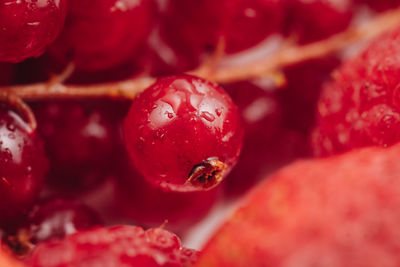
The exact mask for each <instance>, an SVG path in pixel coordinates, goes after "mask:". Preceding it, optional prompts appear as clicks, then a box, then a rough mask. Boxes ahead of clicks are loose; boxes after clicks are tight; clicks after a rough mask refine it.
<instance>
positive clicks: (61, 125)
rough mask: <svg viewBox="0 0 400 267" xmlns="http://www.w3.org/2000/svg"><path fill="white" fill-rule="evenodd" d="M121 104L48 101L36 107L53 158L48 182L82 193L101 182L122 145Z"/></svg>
mask: <svg viewBox="0 0 400 267" xmlns="http://www.w3.org/2000/svg"><path fill="white" fill-rule="evenodd" d="M118 104H119V103H115V104H114V103H113V102H111V101H69V100H67V101H48V102H45V103H38V104H36V105H35V106H34V111H35V114H36V116H37V121H38V126H39V131H40V133H41V134H42V136H43V137H44V138H45V141H46V143H45V145H46V150H47V153H48V155H49V158H50V161H51V170H50V173H49V175H48V179H47V182H48V184H49V185H50V186H51V187H53V188H54V189H57V190H58V191H62V192H80V191H84V190H87V189H90V188H92V187H94V186H95V185H97V184H98V183H100V182H101V181H102V180H103V179H104V178H105V177H106V176H107V175H108V174H109V173H110V172H111V171H112V169H113V168H114V162H115V158H116V156H117V155H118V154H119V149H120V147H122V144H121V143H122V138H121V133H120V128H119V127H120V126H119V124H118V123H119V122H121V121H122V116H120V115H119V114H117V113H118V112H119V109H118V106H117V105H118Z"/></svg>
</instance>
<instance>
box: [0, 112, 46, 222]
mask: <svg viewBox="0 0 400 267" xmlns="http://www.w3.org/2000/svg"><path fill="white" fill-rule="evenodd" d="M47 169H48V162H47V158H46V156H45V153H44V148H43V143H42V140H41V139H40V138H39V137H38V135H37V134H36V132H32V130H31V128H30V126H29V125H28V124H27V123H26V122H24V121H23V119H22V118H21V117H20V116H19V115H18V114H16V113H15V112H13V111H11V110H7V109H4V108H3V109H0V214H1V216H0V225H1V226H12V227H13V226H15V225H16V220H15V219H16V218H17V217H19V216H21V215H23V214H24V213H26V212H27V209H29V208H30V206H31V205H32V204H33V202H34V201H35V199H36V197H37V194H38V193H39V190H40V189H41V187H42V185H43V181H44V178H45V175H46V172H47ZM8 224H10V225H8Z"/></svg>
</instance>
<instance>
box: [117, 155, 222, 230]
mask: <svg viewBox="0 0 400 267" xmlns="http://www.w3.org/2000/svg"><path fill="white" fill-rule="evenodd" d="M129 166H130V164H129V162H126V164H124V166H123V167H121V168H120V169H119V175H118V179H117V180H118V189H117V193H116V196H117V198H118V202H117V204H116V207H118V209H119V211H120V212H121V213H122V215H123V217H124V218H129V219H131V220H134V222H136V224H140V225H142V226H145V227H157V226H160V225H162V224H164V223H165V228H166V229H169V230H172V231H174V232H177V233H183V232H184V231H185V230H187V229H188V227H190V226H191V225H193V224H194V223H197V222H198V221H200V220H201V219H202V218H204V217H205V215H207V213H208V212H209V211H210V210H211V208H212V207H213V206H214V204H216V202H217V201H218V199H219V198H218V197H219V195H220V194H219V193H220V190H218V189H213V190H210V191H206V192H164V191H163V190H162V189H160V188H159V187H155V186H153V185H152V184H150V183H148V182H147V181H146V180H145V179H144V178H143V177H142V176H141V175H140V174H139V173H138V172H137V171H136V170H135V169H134V168H133V167H129Z"/></svg>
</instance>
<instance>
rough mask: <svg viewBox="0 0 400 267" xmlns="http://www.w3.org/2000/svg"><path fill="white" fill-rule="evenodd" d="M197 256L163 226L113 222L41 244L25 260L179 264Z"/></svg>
mask: <svg viewBox="0 0 400 267" xmlns="http://www.w3.org/2000/svg"><path fill="white" fill-rule="evenodd" d="M196 259H197V252H196V251H194V250H190V249H186V248H183V247H181V243H180V241H179V238H178V237H177V236H176V235H174V234H172V233H170V232H168V231H166V230H163V229H149V230H147V231H144V230H143V229H142V228H140V227H135V226H114V227H111V228H97V229H93V230H89V231H81V232H78V233H76V234H73V235H70V236H67V237H66V238H65V239H64V240H60V241H52V242H48V243H43V244H40V245H38V246H37V247H36V249H35V250H34V251H33V254H32V256H31V257H30V258H29V259H28V261H27V262H28V264H29V266H32V267H61V266H85V267H95V266H96V267H117V266H121V267H128V266H135V267H153V266H154V267H158V266H160V267H161V266H165V267H167V266H168V267H180V266H191V265H192V264H193V263H194V261H195V260H196Z"/></svg>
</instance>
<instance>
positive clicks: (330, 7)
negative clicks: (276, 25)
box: [285, 0, 353, 43]
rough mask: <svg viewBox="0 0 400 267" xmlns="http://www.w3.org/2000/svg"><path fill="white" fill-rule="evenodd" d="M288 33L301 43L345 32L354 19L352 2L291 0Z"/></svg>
mask: <svg viewBox="0 0 400 267" xmlns="http://www.w3.org/2000/svg"><path fill="white" fill-rule="evenodd" d="M287 8H288V11H287V13H288V15H287V19H286V25H285V27H286V31H288V32H289V33H290V34H292V35H294V36H295V37H296V38H297V39H298V41H299V42H300V43H308V42H313V41H318V40H321V39H324V38H327V37H329V36H331V35H333V34H335V33H339V32H341V31H343V30H345V29H346V28H347V27H348V26H349V25H350V22H351V20H352V17H353V2H352V0H340V1H336V0H311V1H303V0H289V1H288V4H287Z"/></svg>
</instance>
